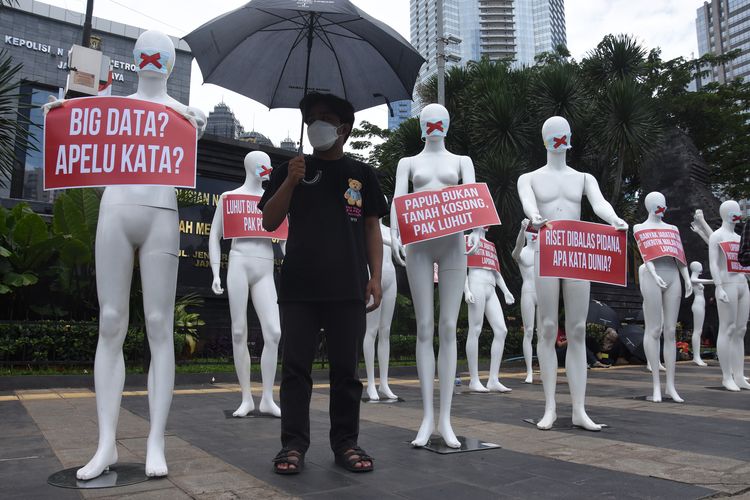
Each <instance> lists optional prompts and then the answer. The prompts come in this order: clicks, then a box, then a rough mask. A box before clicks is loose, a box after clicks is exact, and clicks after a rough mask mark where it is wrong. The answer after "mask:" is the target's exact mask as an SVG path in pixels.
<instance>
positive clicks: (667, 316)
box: [633, 191, 693, 403]
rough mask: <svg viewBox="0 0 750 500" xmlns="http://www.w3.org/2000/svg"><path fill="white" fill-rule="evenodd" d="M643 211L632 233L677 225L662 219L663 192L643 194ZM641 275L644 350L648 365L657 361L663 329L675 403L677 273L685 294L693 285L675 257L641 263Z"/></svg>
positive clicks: (656, 388) (657, 398) (656, 383)
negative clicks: (683, 283) (645, 215)
mask: <svg viewBox="0 0 750 500" xmlns="http://www.w3.org/2000/svg"><path fill="white" fill-rule="evenodd" d="M645 205H646V210H647V211H648V219H646V220H645V221H644V222H643V223H642V224H637V225H636V226H635V227H633V231H634V232H638V231H641V230H647V229H653V230H659V229H673V230H677V227H676V226H673V225H670V224H666V223H665V222H664V221H663V220H662V218H663V217H664V212H665V211H666V209H667V202H666V200H665V199H664V195H663V194H661V193H659V192H656V191H654V192H652V193H649V194H648V195H646V200H645ZM638 276H639V278H640V287H641V294H642V295H643V321H644V324H645V329H644V330H645V335H644V337H643V349H644V351H645V352H646V358H648V360H649V364H650V365H651V366H656V365H658V364H659V337H661V334H662V332H664V364H665V365H666V366H665V367H666V371H667V385H666V393H667V395H668V396H669V397H670V398H672V400H673V401H675V402H677V403H682V402H683V399H682V398H681V397H680V396H679V394H677V389H675V386H674V373H675V363H676V357H677V347H676V340H675V329H676V326H677V316H678V314H679V312H680V292H681V291H682V288H681V286H680V276H682V280H683V281H684V282H685V297H689V296H690V294H691V293H693V284H692V283H691V281H690V275H689V274H688V270H687V266H685V264H683V263H682V262H680V261H679V260H677V259H675V258H674V257H660V258H658V259H654V260H652V261H649V262H646V263H645V264H642V265H641V267H640V268H638ZM651 374H652V379H653V396H652V401H653V402H655V403H659V402H661V382H660V380H659V370H652V372H651Z"/></svg>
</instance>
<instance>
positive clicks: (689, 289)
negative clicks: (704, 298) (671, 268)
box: [675, 259, 693, 298]
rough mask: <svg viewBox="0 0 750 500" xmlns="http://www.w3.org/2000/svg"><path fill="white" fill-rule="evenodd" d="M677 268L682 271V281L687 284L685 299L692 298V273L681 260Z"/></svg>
mask: <svg viewBox="0 0 750 500" xmlns="http://www.w3.org/2000/svg"><path fill="white" fill-rule="evenodd" d="M675 260H676V259H675ZM677 267H678V268H679V269H680V275H682V281H683V282H684V283H685V298H687V297H690V296H691V295H692V294H693V283H692V281H690V271H688V268H687V266H686V265H685V264H683V263H682V262H680V261H679V260H678V261H677Z"/></svg>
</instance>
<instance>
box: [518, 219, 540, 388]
mask: <svg viewBox="0 0 750 500" xmlns="http://www.w3.org/2000/svg"><path fill="white" fill-rule="evenodd" d="M524 243H525V244H524ZM538 249H539V232H538V231H536V230H534V228H533V227H530V226H529V219H524V220H523V221H522V222H521V230H520V231H518V237H517V238H516V246H515V248H514V249H513V259H514V260H515V261H516V263H517V264H518V269H519V270H520V271H521V279H522V280H523V285H522V286H521V320H522V321H523V359H524V361H525V362H526V379H524V381H523V382H524V383H525V384H530V383H532V382H533V380H534V373H533V370H532V359H533V354H534V351H533V347H532V345H531V341H532V340H533V339H534V324H535V321H536V314H537V298H536V286H535V284H534V281H535V280H536V271H535V265H536V264H535V260H536V252H537V251H538Z"/></svg>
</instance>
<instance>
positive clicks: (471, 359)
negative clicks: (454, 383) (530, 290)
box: [464, 229, 515, 392]
mask: <svg viewBox="0 0 750 500" xmlns="http://www.w3.org/2000/svg"><path fill="white" fill-rule="evenodd" d="M481 231H482V233H485V232H486V231H485V229H482V230H481ZM482 236H484V235H482ZM483 243H484V241H483ZM487 243H489V242H487ZM489 244H490V245H492V243H489ZM493 246H494V245H493ZM495 262H497V254H495ZM493 267H494V266H493ZM497 267H498V268H499V266H497ZM495 286H498V287H500V290H501V291H502V292H503V297H504V299H505V303H506V304H508V305H512V304H513V303H514V302H515V299H514V298H513V295H512V294H511V293H510V290H508V286H507V285H506V284H505V280H504V279H503V276H502V274H500V272H499V271H498V270H497V269H488V268H485V267H474V266H472V265H471V264H470V265H469V274H468V276H467V277H466V284H465V285H464V297H465V299H466V303H467V304H468V305H469V334H468V336H467V337H466V359H467V361H468V363H469V374H470V382H469V390H470V391H472V392H510V391H511V390H512V389H508V388H507V387H505V386H504V385H503V384H501V383H500V379H499V374H500V363H501V361H502V359H503V350H504V348H505V337H506V336H507V335H508V327H507V326H505V318H504V315H503V308H502V306H501V305H500V300H499V299H498V298H497V294H496V293H495ZM485 316H486V317H487V322H488V323H489V324H490V328H492V333H493V334H494V337H493V339H492V347H491V349H490V375H489V380H488V381H487V387H485V386H483V385H482V382H480V381H479V366H478V365H479V360H478V358H479V335H480V334H481V333H482V326H483V325H484V318H485Z"/></svg>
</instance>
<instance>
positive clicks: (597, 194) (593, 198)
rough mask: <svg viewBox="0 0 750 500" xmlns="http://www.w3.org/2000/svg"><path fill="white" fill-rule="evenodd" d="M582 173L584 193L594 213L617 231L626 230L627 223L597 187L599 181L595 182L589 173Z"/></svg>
mask: <svg viewBox="0 0 750 500" xmlns="http://www.w3.org/2000/svg"><path fill="white" fill-rule="evenodd" d="M584 175H585V179H586V181H585V184H584V194H585V195H586V197H587V198H588V199H589V203H591V208H593V209H594V213H595V214H596V215H597V216H598V217H599V218H600V219H602V220H603V221H605V222H606V223H607V224H610V225H611V226H612V227H614V228H615V229H617V230H618V231H626V230H627V229H628V224H627V223H626V222H625V221H624V220H622V219H620V218H619V217H618V216H617V214H616V213H615V209H614V208H612V205H610V203H609V202H608V201H607V200H606V199H605V198H604V195H602V191H601V190H600V189H599V183H598V182H596V179H595V178H594V176H593V175H591V174H584Z"/></svg>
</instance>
